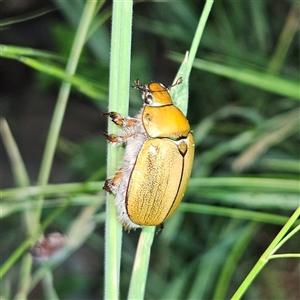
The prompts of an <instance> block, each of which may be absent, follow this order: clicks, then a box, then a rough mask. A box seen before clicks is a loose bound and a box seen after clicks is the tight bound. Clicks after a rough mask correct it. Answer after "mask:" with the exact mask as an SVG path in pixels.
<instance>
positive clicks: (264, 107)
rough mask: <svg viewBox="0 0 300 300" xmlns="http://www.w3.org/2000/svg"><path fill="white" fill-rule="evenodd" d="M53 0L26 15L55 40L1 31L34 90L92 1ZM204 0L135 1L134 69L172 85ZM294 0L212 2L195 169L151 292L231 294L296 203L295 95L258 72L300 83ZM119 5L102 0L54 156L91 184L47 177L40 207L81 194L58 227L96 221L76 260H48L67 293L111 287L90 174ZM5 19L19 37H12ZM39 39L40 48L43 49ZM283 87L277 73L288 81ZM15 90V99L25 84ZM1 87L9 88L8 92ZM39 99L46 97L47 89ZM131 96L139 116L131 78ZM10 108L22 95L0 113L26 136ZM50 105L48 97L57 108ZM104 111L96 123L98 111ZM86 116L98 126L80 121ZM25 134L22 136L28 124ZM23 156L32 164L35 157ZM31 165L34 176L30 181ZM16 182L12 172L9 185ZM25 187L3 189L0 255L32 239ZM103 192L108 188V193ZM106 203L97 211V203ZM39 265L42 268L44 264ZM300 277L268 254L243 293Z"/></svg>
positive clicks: (200, 79)
mask: <svg viewBox="0 0 300 300" xmlns="http://www.w3.org/2000/svg"><path fill="white" fill-rule="evenodd" d="M52 5H53V7H54V8H55V9H57V11H55V12H52V13H50V14H48V15H45V16H43V17H40V18H39V19H33V20H31V21H30V22H32V23H33V24H34V22H38V23H37V24H38V25H37V26H40V27H39V30H40V32H38V33H37V34H45V35H46V38H48V39H50V40H51V43H50V44H51V46H49V44H48V43H46V45H47V46H49V48H47V47H45V48H40V47H39V46H38V45H36V44H34V43H33V44H30V42H26V43H25V42H24V40H26V39H25V37H24V36H23V35H24V32H22V30H21V29H20V28H18V30H17V29H16V28H14V27H12V28H7V27H6V28H5V32H4V39H3V43H5V44H7V46H9V45H10V46H13V48H12V49H8V48H6V49H4V48H3V49H2V50H3V51H2V56H3V58H1V60H4V57H6V58H13V59H14V60H19V61H21V62H23V63H24V64H28V66H31V67H32V68H33V70H34V71H33V73H31V74H32V75H31V76H30V78H28V81H25V82H24V86H26V87H27V88H28V89H29V90H31V91H37V90H38V91H39V94H56V93H57V88H58V86H59V84H60V78H61V77H63V76H64V74H63V73H61V72H64V66H65V63H66V61H67V55H68V53H69V51H70V45H71V44H72V40H73V38H74V35H75V31H76V28H77V25H78V24H77V22H78V19H79V17H80V15H81V12H82V9H83V5H84V4H83V2H80V1H76V2H74V1H58V0H57V1H53V3H52ZM202 8H203V2H202V1H176V2H173V1H169V2H139V1H138V2H136V3H135V5H134V16H133V32H132V34H133V35H132V66H131V81H132V82H133V80H135V79H136V78H139V79H140V80H141V82H142V83H147V82H149V81H151V80H158V81H161V82H163V83H164V84H165V85H169V84H171V82H172V81H173V79H174V76H175V74H176V72H177V69H178V66H179V64H178V62H177V61H178V57H180V58H181V56H183V55H184V53H185V52H186V51H187V50H188V49H189V48H190V45H191V41H192V39H193V35H194V32H195V29H196V26H197V23H198V20H199V17H200V15H201V11H202ZM299 9H300V8H299V2H297V1H271V2H270V1H216V2H215V3H214V6H213V9H212V12H211V15H210V17H209V20H208V23H207V26H206V28H205V31H204V35H203V38H202V41H201V44H200V47H199V50H198V53H197V58H198V59H199V60H202V61H203V62H204V64H205V62H208V63H213V64H214V66H215V69H214V71H213V70H207V69H205V68H204V64H202V65H200V66H199V65H195V68H194V69H193V70H192V73H191V77H190V78H189V86H190V99H189V109H188V119H189V121H190V124H191V126H192V128H193V132H194V136H195V142H196V156H195V163H194V168H193V174H192V180H191V183H190V186H189V188H188V191H187V195H186V197H185V199H184V201H185V202H186V203H185V204H184V205H183V206H182V207H181V208H179V211H178V212H177V213H176V214H175V215H174V216H173V217H172V218H171V219H170V220H169V221H168V222H166V224H165V229H164V231H163V233H162V234H161V235H160V236H158V237H156V238H155V241H154V245H153V249H152V259H151V262H150V270H149V276H148V282H147V290H146V297H145V298H147V299H183V298H184V299H213V298H214V299H228V298H229V297H230V296H231V295H232V294H233V293H234V291H235V290H236V288H237V287H238V286H239V284H240V283H241V281H242V280H243V278H245V276H246V275H247V273H248V272H249V270H250V269H251V268H252V266H253V265H254V264H255V262H256V261H257V259H258V258H259V256H260V255H261V253H262V252H263V251H264V250H265V248H266V247H267V246H268V244H269V243H270V241H271V240H272V239H273V238H274V236H275V235H276V234H277V232H278V231H279V229H280V227H279V226H276V225H274V224H278V225H280V226H282V221H283V222H284V220H285V219H284V217H286V219H287V217H288V216H290V215H291V214H292V212H293V211H294V210H295V209H296V208H297V206H299V192H297V186H298V187H299V172H300V162H299V96H298V98H297V97H291V96H288V95H286V94H285V93H284V92H283V93H278V91H275V90H274V91H272V89H271V90H270V88H265V82H264V81H263V75H268V76H269V75H270V76H274V77H276V78H279V79H281V80H282V81H280V82H283V81H284V80H286V83H287V84H291V85H292V86H293V88H294V87H295V84H296V85H297V84H299V65H300V64H299V57H300V56H299V13H300V12H299ZM110 11H111V6H110V3H105V5H104V7H103V8H102V9H101V10H100V12H99V13H98V14H97V16H95V22H94V25H95V27H94V30H93V35H91V37H90V39H89V40H88V42H87V44H86V48H85V50H84V52H83V53H82V56H81V61H80V65H79V68H78V72H77V75H76V77H75V78H73V79H72V83H73V84H74V85H73V87H74V88H73V91H72V99H71V104H70V108H73V109H71V110H70V114H69V115H68V113H67V115H66V123H65V124H66V127H65V131H64V128H63V131H62V137H61V139H60V141H59V144H58V152H57V155H58V157H57V160H56V163H55V165H54V166H53V175H52V182H56V183H64V182H65V181H79V182H82V185H80V186H79V188H77V189H76V190H72V189H71V188H68V187H67V188H66V189H63V187H62V186H57V187H55V186H49V188H50V190H51V193H50V194H49V198H47V201H45V208H46V207H47V205H49V208H47V209H46V210H45V211H44V217H45V218H46V217H49V216H50V217H51V213H53V210H55V209H56V208H57V207H60V206H62V205H63V203H65V201H66V200H67V199H70V198H71V199H72V201H71V207H69V208H68V209H66V210H64V212H63V213H62V214H61V215H60V216H59V217H57V218H56V219H55V223H53V224H52V228H59V229H60V230H62V231H63V232H70V231H71V230H72V229H74V228H79V229H80V226H79V227H76V226H75V225H77V223H76V221H78V222H79V221H80V220H83V223H80V224H85V225H87V224H88V223H89V221H90V220H93V221H94V223H93V226H92V227H87V228H88V229H87V230H86V231H83V232H80V230H79V229H78V231H76V230H75V234H74V235H73V237H74V236H75V237H76V235H77V236H84V238H82V240H80V242H78V244H76V246H74V248H73V250H72V251H75V250H76V249H77V248H78V247H79V245H82V244H83V243H84V247H82V248H81V249H79V250H78V251H77V252H76V253H77V254H76V253H75V254H74V255H73V256H74V258H73V260H72V257H70V258H69V261H70V262H68V261H66V262H64V264H63V265H60V264H62V262H63V261H64V259H62V260H61V261H58V263H57V264H55V263H53V265H50V266H48V268H54V267H55V268H56V270H55V273H54V274H55V276H54V286H55V288H56V291H57V293H58V295H59V297H60V298H61V299H64V298H72V299H83V298H84V299H98V298H99V297H102V296H103V290H102V282H103V275H104V274H103V265H102V260H103V247H104V246H103V239H102V236H103V230H104V229H103V221H104V219H103V214H101V212H103V211H104V207H103V203H102V202H101V203H100V201H99V203H98V204H97V197H95V189H92V188H90V186H88V185H86V186H85V183H86V182H87V181H89V180H92V181H98V180H104V179H105V170H104V168H105V164H106V154H105V152H106V141H105V139H104V138H103V137H101V132H102V131H105V130H106V119H105V118H102V116H101V112H106V111H107V102H106V101H107V99H108V95H107V93H108V78H109V73H108V72H109V47H110V40H109V37H110V26H111V24H110V21H109V16H110ZM21 24H22V23H21ZM24 24H26V22H24ZM41 24H42V26H41ZM97 24H100V25H101V26H99V27H97ZM10 31H11V32H12V33H13V34H14V35H15V39H13V38H12V37H10V38H8V36H9V34H10ZM29 40H31V39H29ZM18 41H20V43H19V42H18ZM19 47H21V48H19ZM23 47H26V49H25V48H23ZM27 47H30V48H32V49H31V51H29V52H26V51H27V50H28V49H27ZM25 50H26V51H25ZM37 50H45V51H46V54H47V55H46V54H45V52H43V55H42V54H41V53H40V52H39V51H37ZM48 54H50V55H48ZM176 58H177V59H176ZM30 59H31V60H30ZM9 61H10V62H11V63H12V62H13V60H9ZM6 63H7V62H6ZM224 65H225V66H229V67H230V68H231V69H232V70H233V71H234V70H236V73H235V75H236V76H237V78H236V79H232V77H228V76H226V75H222V74H221V73H222V67H223V66H224ZM3 70H5V71H6V72H8V71H9V73H6V74H4V75H5V76H7V77H14V76H15V74H14V70H13V68H7V69H3ZM244 70H251V71H253V72H256V73H255V74H257V76H259V74H261V77H259V78H256V79H257V81H258V82H260V79H261V84H262V86H261V87H259V86H253V84H251V83H250V82H249V81H248V82H247V78H246V79H245V80H244V81H242V80H240V78H239V74H242V73H243V71H244ZM245 73H246V72H244V73H243V74H245ZM49 75H52V76H49ZM16 76H17V75H16ZM17 78H18V77H17ZM6 80H9V78H7V79H6ZM22 80H24V77H23V79H22ZM8 82H10V81H8ZM32 86H33V87H34V88H32ZM285 88H286V87H284V86H280V85H279V86H278V85H277V86H276V89H279V90H281V89H282V90H284V89H285ZM14 92H15V91H12V94H13V96H12V98H15V97H16V94H14ZM6 93H7V94H4V92H2V95H4V96H5V97H6V98H7V99H10V98H9V97H10V96H9V93H8V92H6ZM299 93H300V91H299ZM296 96H297V95H296ZM20 97H22V95H20ZM30 97H31V96H30ZM6 98H5V99H6ZM32 98H33V99H34V101H36V102H37V103H38V101H43V99H42V100H38V99H35V97H34V96H32ZM130 99H131V102H130V103H131V106H130V115H134V114H136V113H137V112H138V111H139V109H140V107H141V105H142V101H141V99H140V95H139V93H138V92H136V91H134V90H132V91H131V92H130ZM11 101H12V100H11ZM5 103H6V102H5ZM72 103H73V104H72ZM35 105H38V104H35ZM6 107H8V108H6ZM15 107H17V108H18V110H17V111H22V103H21V102H14V105H12V104H10V103H9V102H7V103H6V104H5V109H4V117H5V118H7V120H8V123H9V124H12V126H11V127H12V134H13V135H14V136H15V137H16V142H17V144H18V143H21V142H22V136H23V134H24V132H23V131H22V133H19V131H20V132H21V130H22V128H19V127H21V126H22V124H21V125H20V123H18V117H20V115H18V114H17V113H16V111H15V113H16V114H13V113H12V111H14V110H13V108H15ZM91 111H93V112H92V113H90V112H91ZM21 113H22V112H21ZM51 113H52V110H49V115H50V116H51ZM6 114H7V115H6ZM19 114H20V113H19ZM24 114H25V113H24ZM27 114H28V115H27V118H28V120H30V118H31V119H33V118H35V116H34V113H33V112H29V113H27ZM97 118H99V121H97V122H99V123H97V122H96V121H95V119H97ZM101 118H102V119H101ZM10 120H11V122H10ZM24 122H25V123H26V122H29V121H27V119H26V120H25V121H24ZM85 122H87V123H88V124H89V122H91V125H90V126H87V127H85ZM38 126H39V125H37V127H38ZM68 126H69V127H68ZM68 129H69V130H68ZM27 134H28V133H27ZM29 135H30V134H29ZM24 138H25V139H26V140H27V136H26V135H25V137H24ZM33 140H34V139H33ZM35 142H36V143H38V142H39V141H35ZM28 144H29V145H28V146H30V147H29V151H31V152H32V153H35V147H36V145H35V144H34V143H28ZM31 147H32V148H31ZM21 155H22V147H21ZM29 163H32V162H28V164H29ZM34 164H37V162H36V161H35V162H34ZM25 165H26V157H25ZM26 167H27V168H28V169H29V170H30V169H31V167H30V166H29V165H26ZM60 172H62V173H63V176H61V175H60ZM29 173H30V172H29ZM35 176H36V174H34V176H33V177H32V178H30V180H31V182H34V181H35ZM56 176H57V177H56ZM56 178H58V179H56ZM219 178H220V181H218V179H219ZM210 179H211V180H210ZM226 179H228V180H226ZM206 180H207V181H206ZM214 180H215V181H214ZM12 186H13V183H11V184H10V186H9V187H12ZM99 186H100V185H99ZM97 187H98V186H97ZM17 192H19V193H20V195H22V196H23V198H22V197H19V198H17V197H16V198H14V197H13V196H12V195H10V196H9V197H8V198H7V199H6V200H5V202H3V203H4V206H3V207H4V208H6V206H5V205H7V207H8V208H10V209H8V208H7V209H8V210H7V211H6V210H5V211H4V212H5V213H4V214H3V225H2V235H3V236H5V237H6V241H7V243H6V246H5V249H2V250H1V251H3V253H2V254H1V262H2V263H3V262H4V261H5V259H6V258H7V257H8V256H9V255H10V253H11V252H12V251H13V250H14V249H16V248H17V247H18V245H19V244H20V243H21V242H23V241H24V240H25V239H26V236H25V232H24V231H23V230H22V231H21V232H20V226H22V223H20V221H18V218H19V215H20V211H19V210H20V205H21V207H23V205H24V204H25V205H27V204H28V205H29V207H34V205H35V204H34V201H33V199H32V198H30V191H29V190H28V191H27V190H26V189H25V188H24V189H22V190H17ZM27 192H28V195H29V196H28V195H27V194H26V193H27ZM55 193H57V194H55ZM26 195H27V197H26ZM101 197H102V198H104V194H101ZM102 198H101V199H102ZM52 200H53V202H52V204H51V201H52ZM9 201H11V202H9ZM18 201H19V202H18ZM53 203H54V207H53V206H52V205H53ZM189 204H191V206H190V207H189ZM193 204H202V205H203V204H205V205H207V207H209V208H210V210H208V211H206V209H207V207H206V206H205V207H204V206H203V207H201V206H199V207H198V208H199V210H196V209H194V208H193V206H192V205H193ZM89 207H93V210H92V212H89V213H90V218H91V219H89V220H87V219H84V217H83V215H84V211H85V210H87V209H88V208H89ZM215 207H216V209H215V210H214V208H215ZM222 208H225V209H228V208H229V209H232V211H231V212H232V214H231V215H230V216H231V217H230V216H229V215H228V214H227V211H225V210H224V211H223V212H222ZM235 208H238V209H242V210H244V211H246V212H247V211H249V212H251V213H254V215H252V214H250V215H244V214H242V213H241V214H240V215H239V212H240V211H235V210H234V209H235ZM97 209H100V213H99V212H98V213H96V211H97ZM24 210H25V208H24ZM255 212H257V215H255ZM259 213H267V214H268V220H267V219H265V221H264V218H263V216H262V220H261V221H257V219H256V217H257V218H258V219H259V217H260V216H261V215H259ZM278 217H279V218H283V219H280V220H279V219H278ZM81 218H83V219H81ZM85 222H86V223H85ZM75 223H76V224H75ZM264 223H266V224H264ZM268 223H273V224H271V225H270V224H269V225H268ZM82 228H85V227H83V226H82ZM73 233H74V232H73ZM80 234H81V235H80ZM15 237H16V238H15ZM137 238H138V231H137V232H132V233H130V234H127V233H125V234H124V241H123V260H122V274H121V283H120V286H121V298H125V297H126V295H127V288H128V282H129V278H130V276H129V274H130V273H131V268H132V262H133V258H134V254H135V250H136V249H135V248H136V240H137ZM299 250H300V249H299V242H298V240H297V239H296V238H294V239H291V240H289V241H288V243H287V244H286V245H285V246H284V248H283V250H282V251H283V252H285V253H286V252H299ZM72 251H71V250H70V252H69V253H68V254H67V255H66V256H65V258H67V257H69V256H70V255H71V253H72ZM228 261H229V263H228ZM225 266H226V268H225ZM19 268H20V265H19V264H16V265H15V266H14V268H13V270H12V272H11V273H8V276H7V278H6V279H5V281H4V287H5V288H4V290H3V292H2V293H3V295H4V293H8V294H9V289H10V287H9V286H10V285H11V284H12V285H15V284H16V280H13V279H12V278H13V276H14V274H15V273H19ZM39 269H42V267H41V268H37V271H39ZM224 270H225V271H224ZM222 272H223V273H222ZM224 272H225V273H224ZM82 274H84V275H82ZM220 274H221V275H222V276H220ZM226 277H227V278H228V280H227V281H226V280H224V278H226ZM37 282H38V280H37ZM298 282H299V261H296V263H295V260H293V261H292V259H290V260H289V259H284V260H273V261H272V262H271V263H269V264H268V265H267V267H266V268H265V269H264V270H263V272H262V273H261V274H260V276H259V277H258V278H257V280H256V281H255V282H254V283H253V285H252V286H251V287H250V288H249V290H248V292H247V293H246V295H245V299H297V296H298V295H299V285H298ZM31 284H32V283H31ZM75 287H76V289H75ZM32 288H33V292H32V294H31V296H30V297H29V298H32V299H33V298H34V297H35V298H36V296H35V295H36V294H35V293H38V291H37V292H35V284H34V285H33V286H32ZM39 297H40V296H39Z"/></svg>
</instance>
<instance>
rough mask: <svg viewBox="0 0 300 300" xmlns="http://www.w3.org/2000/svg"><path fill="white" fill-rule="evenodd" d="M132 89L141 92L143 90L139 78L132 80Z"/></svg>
mask: <svg viewBox="0 0 300 300" xmlns="http://www.w3.org/2000/svg"><path fill="white" fill-rule="evenodd" d="M132 87H133V88H134V89H136V90H139V91H141V92H143V91H144V90H145V88H144V87H143V86H142V85H141V83H140V80H139V79H136V80H135V81H134V82H133V86H132Z"/></svg>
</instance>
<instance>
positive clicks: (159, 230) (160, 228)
mask: <svg viewBox="0 0 300 300" xmlns="http://www.w3.org/2000/svg"><path fill="white" fill-rule="evenodd" d="M164 227H165V225H164V223H160V224H159V228H158V230H157V231H156V233H155V234H156V235H159V234H161V233H162V231H163V229H164Z"/></svg>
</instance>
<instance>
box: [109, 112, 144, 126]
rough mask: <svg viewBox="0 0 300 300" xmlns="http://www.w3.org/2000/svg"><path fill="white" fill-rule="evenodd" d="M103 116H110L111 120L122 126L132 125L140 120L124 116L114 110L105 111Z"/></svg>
mask: <svg viewBox="0 0 300 300" xmlns="http://www.w3.org/2000/svg"><path fill="white" fill-rule="evenodd" d="M103 116H107V117H108V116H109V117H110V118H111V120H112V121H113V122H114V123H115V124H116V125H118V126H120V127H132V126H135V125H136V124H137V123H138V122H139V120H138V119H136V118H131V117H127V118H123V117H122V116H121V115H120V114H119V113H117V112H114V111H111V112H108V113H104V114H103Z"/></svg>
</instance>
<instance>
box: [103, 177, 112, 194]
mask: <svg viewBox="0 0 300 300" xmlns="http://www.w3.org/2000/svg"><path fill="white" fill-rule="evenodd" d="M113 186H114V183H113V181H112V179H107V180H106V181H105V183H104V186H103V189H104V190H106V191H107V192H109V193H110V194H112V193H113V191H112V190H113Z"/></svg>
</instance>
